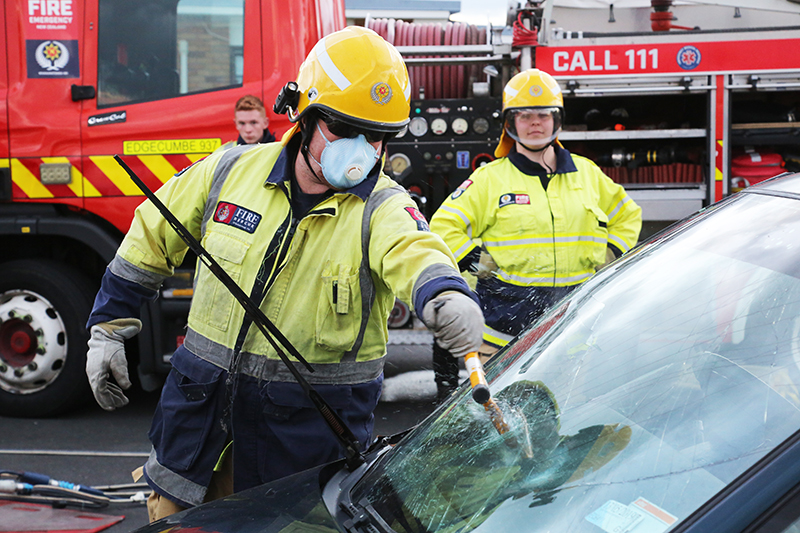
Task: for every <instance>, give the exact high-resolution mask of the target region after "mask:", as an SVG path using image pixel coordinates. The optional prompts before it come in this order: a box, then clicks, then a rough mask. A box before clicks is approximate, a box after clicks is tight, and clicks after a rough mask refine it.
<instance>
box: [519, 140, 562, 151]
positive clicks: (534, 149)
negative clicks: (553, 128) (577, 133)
mask: <svg viewBox="0 0 800 533" xmlns="http://www.w3.org/2000/svg"><path fill="white" fill-rule="evenodd" d="M517 142H518V143H519V144H521V145H522V147H523V148H525V149H526V150H528V151H529V152H544V151H545V150H547V149H548V148H550V147H551V146H553V145H554V144H555V142H556V140H555V139H553V140H552V141H550V142H549V143H547V144H545V145H544V146H542V147H541V148H531V147H530V146H528V145H527V144H525V143H523V142H521V141H517Z"/></svg>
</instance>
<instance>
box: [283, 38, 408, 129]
mask: <svg viewBox="0 0 800 533" xmlns="http://www.w3.org/2000/svg"><path fill="white" fill-rule="evenodd" d="M290 85H293V86H294V87H293V90H294V91H296V96H295V102H290V103H289V104H288V105H287V106H285V109H283V110H281V109H278V107H279V106H278V104H277V103H276V109H275V111H276V112H280V113H282V112H287V111H288V115H289V120H291V121H292V122H297V121H299V120H300V119H301V118H302V117H303V116H305V115H306V114H307V113H308V112H309V111H310V110H316V111H318V112H319V113H320V115H321V118H322V119H323V120H325V123H326V125H327V127H328V129H329V130H330V131H331V133H333V134H334V135H337V136H339V137H352V136H353V133H354V131H358V132H359V133H364V131H367V132H370V131H373V132H383V133H397V132H399V131H401V130H402V129H403V128H404V127H405V126H406V125H407V124H408V121H409V112H410V109H411V108H410V97H411V87H410V83H409V80H408V71H407V70H406V66H405V63H404V62H403V58H402V57H401V56H400V53H399V52H398V51H397V49H396V48H395V47H394V46H392V45H391V44H389V43H388V42H386V41H385V40H384V39H383V38H382V37H381V36H380V35H378V34H377V33H375V32H374V31H372V30H370V29H367V28H362V27H356V26H350V27H347V28H345V29H343V30H340V31H337V32H334V33H332V34H330V35H328V36H326V37H323V38H322V39H320V40H319V42H318V43H317V44H316V45H315V46H314V48H313V49H312V50H311V52H310V53H309V54H308V57H307V58H306V60H305V61H304V62H303V64H302V65H300V70H299V72H298V75H297V82H296V84H295V83H293V84H290ZM288 87H289V85H287V88H288ZM284 90H286V88H284ZM282 94H283V92H282ZM279 100H280V96H279ZM353 128H355V130H353ZM340 133H342V135H340ZM368 140H370V139H369V138H368ZM375 140H377V136H376V139H375Z"/></svg>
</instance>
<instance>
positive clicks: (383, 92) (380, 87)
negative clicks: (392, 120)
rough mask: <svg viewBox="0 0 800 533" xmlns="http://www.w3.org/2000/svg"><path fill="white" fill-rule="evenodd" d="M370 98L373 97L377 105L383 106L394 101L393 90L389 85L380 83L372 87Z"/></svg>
mask: <svg viewBox="0 0 800 533" xmlns="http://www.w3.org/2000/svg"><path fill="white" fill-rule="evenodd" d="M370 96H372V99H373V100H374V101H375V103H376V104H380V105H383V104H385V103H387V102H389V100H391V99H392V88H391V87H389V84H388V83H385V82H382V81H379V82H378V83H376V84H375V85H373V86H372V89H371V90H370Z"/></svg>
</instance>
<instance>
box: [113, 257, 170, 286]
mask: <svg viewBox="0 0 800 533" xmlns="http://www.w3.org/2000/svg"><path fill="white" fill-rule="evenodd" d="M108 269H109V270H110V271H111V273H112V274H114V275H116V276H119V277H120V278H122V279H124V280H127V281H130V282H133V283H136V284H138V285H141V286H142V287H147V288H148V289H153V290H154V291H157V290H158V289H159V287H161V284H162V283H163V282H164V280H165V279H167V277H168V276H164V275H162V274H156V273H155V272H150V271H148V270H144V269H143V268H139V267H137V266H135V265H134V264H133V263H131V262H130V261H126V260H125V259H123V258H121V257H120V256H118V255H115V256H114V259H112V260H111V263H109V265H108Z"/></svg>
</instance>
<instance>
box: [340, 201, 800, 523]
mask: <svg viewBox="0 0 800 533" xmlns="http://www.w3.org/2000/svg"><path fill="white" fill-rule="evenodd" d="M727 204H728V205H727V207H726V208H725V209H717V208H716V207H712V208H709V209H707V210H706V212H705V213H703V214H701V215H698V216H696V217H695V218H694V219H692V220H690V221H688V222H684V223H682V224H681V225H680V226H676V227H674V228H673V229H671V230H669V231H667V232H666V233H664V234H663V235H662V236H661V237H660V238H658V239H656V241H654V242H652V243H651V244H648V245H646V246H644V247H641V248H639V249H637V250H636V251H635V252H634V253H632V254H629V255H628V256H626V258H623V259H622V260H621V261H617V262H615V263H613V264H612V265H611V266H610V267H607V268H606V269H604V270H602V271H600V272H599V273H598V274H597V275H595V276H594V277H593V278H592V279H591V280H589V281H588V282H587V283H586V284H584V285H583V286H581V288H579V289H578V290H576V291H574V292H573V293H571V294H570V295H569V296H568V297H567V298H565V299H564V300H562V301H561V302H560V303H559V304H557V305H555V306H554V307H553V308H551V309H550V311H549V312H548V313H546V314H545V315H544V316H543V317H542V318H541V319H540V320H538V321H537V322H536V323H534V324H532V325H531V326H530V327H529V328H527V329H526V330H524V331H523V333H522V334H521V335H519V336H518V337H517V338H516V340H515V341H513V342H512V343H510V344H509V345H508V346H507V347H506V348H504V349H503V350H501V351H500V352H499V353H498V354H497V355H496V356H495V358H494V360H493V361H492V362H491V363H490V364H489V365H488V366H487V378H488V381H489V384H490V389H491V391H492V396H493V398H494V400H495V402H496V403H497V405H498V406H499V407H500V410H501V412H502V413H503V416H504V421H505V423H506V424H507V426H508V427H509V430H508V431H507V432H506V433H504V434H502V435H501V434H500V433H499V432H498V430H497V429H496V427H495V425H493V423H492V422H491V420H490V418H489V415H488V413H487V412H486V410H485V409H484V407H483V406H481V405H479V404H477V403H475V402H474V401H473V400H472V398H471V396H470V394H469V392H470V391H469V390H468V388H465V389H462V390H461V392H460V393H459V394H458V395H457V396H456V398H455V399H454V401H452V402H451V403H449V404H446V405H444V406H442V407H440V409H439V410H438V411H437V412H436V413H435V414H434V416H431V417H429V418H428V419H427V420H426V421H425V422H424V423H423V424H422V425H421V426H420V427H418V428H417V429H416V430H415V431H414V432H412V433H411V434H410V435H409V436H407V437H406V438H405V439H404V440H403V441H402V442H401V443H400V444H398V445H397V446H396V447H395V448H394V449H393V450H392V451H391V452H390V453H388V454H387V455H386V456H384V457H383V458H382V459H380V461H379V462H378V464H377V465H376V466H375V467H373V468H372V469H371V471H370V472H368V473H367V475H366V476H365V477H364V478H363V479H362V480H361V481H360V483H359V484H358V485H357V487H356V488H355V491H354V494H353V500H354V501H360V500H362V499H364V498H366V499H367V500H368V501H369V502H370V503H371V504H372V506H373V507H374V508H375V509H376V510H377V511H378V512H379V513H380V515H381V516H382V517H383V518H384V520H385V521H386V522H387V523H388V524H389V525H390V526H391V527H392V528H393V529H394V530H395V531H397V532H415V533H419V532H426V531H427V532H453V533H455V532H465V531H570V532H583V531H586V532H600V531H627V532H632V533H638V532H644V531H647V532H650V531H667V530H668V529H669V528H670V527H672V526H673V525H676V524H677V523H679V522H680V521H681V520H683V519H684V518H686V517H687V516H689V515H690V514H691V513H692V512H694V511H695V510H696V509H697V508H698V507H699V506H700V505H702V504H703V503H704V502H705V501H706V500H708V499H709V498H711V497H712V496H713V495H714V494H716V493H717V492H719V491H720V490H721V489H722V488H723V487H725V486H726V485H727V484H729V483H731V482H732V481H733V480H734V479H736V478H737V477H738V476H739V475H741V474H742V473H743V472H744V471H745V470H747V469H748V468H749V467H751V466H753V465H754V464H755V463H756V462H757V461H758V460H759V459H761V458H763V457H764V456H765V455H766V454H767V453H769V452H770V451H771V450H773V449H774V448H775V447H776V446H778V445H779V444H780V443H781V442H782V441H784V440H785V439H787V438H788V437H790V436H791V435H792V434H793V433H795V432H796V431H797V430H798V429H800V368H799V367H798V365H799V364H800V250H799V249H798V244H797V243H800V238H798V237H800V210H798V207H797V204H798V202H797V201H791V200H785V199H777V198H767V197H765V196H761V195H755V194H748V195H742V196H740V197H737V198H734V199H733V201H730V202H727ZM697 219H700V221H699V222H700V223H697V224H695V221H697ZM526 449H527V450H529V451H532V454H530V455H532V457H528V455H529V454H526Z"/></svg>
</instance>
